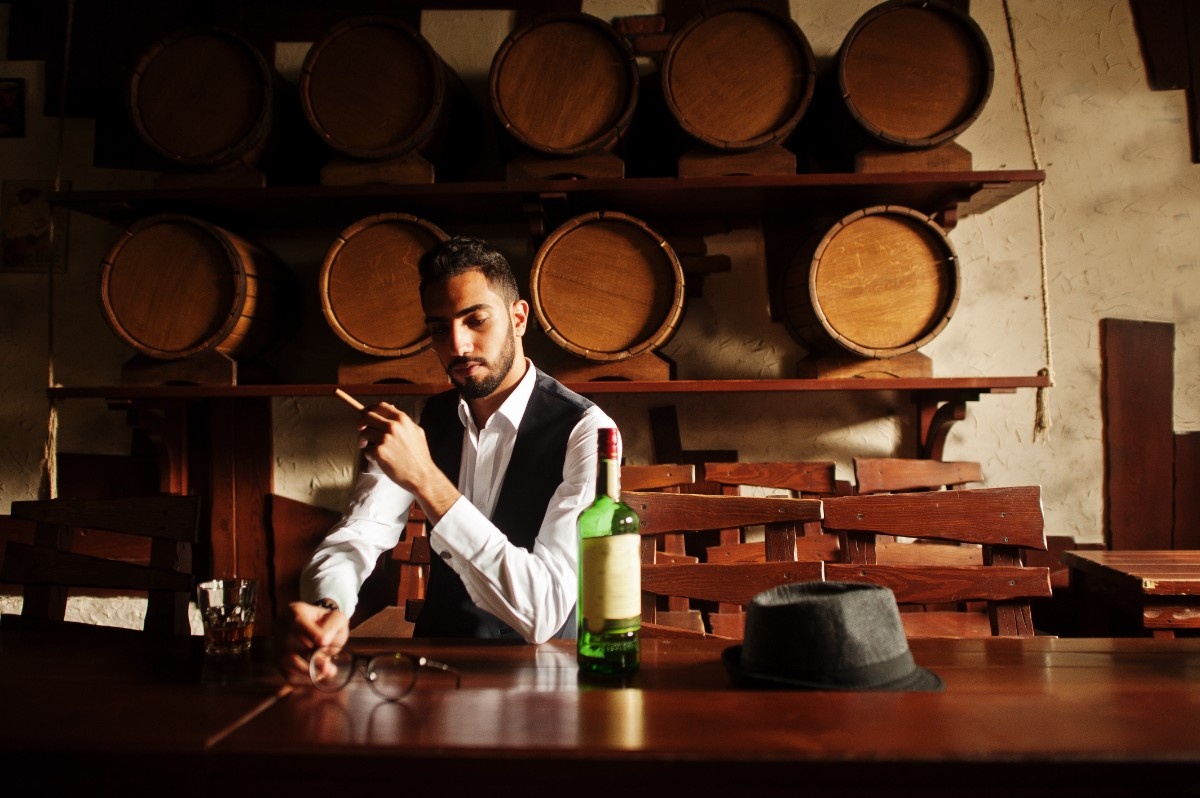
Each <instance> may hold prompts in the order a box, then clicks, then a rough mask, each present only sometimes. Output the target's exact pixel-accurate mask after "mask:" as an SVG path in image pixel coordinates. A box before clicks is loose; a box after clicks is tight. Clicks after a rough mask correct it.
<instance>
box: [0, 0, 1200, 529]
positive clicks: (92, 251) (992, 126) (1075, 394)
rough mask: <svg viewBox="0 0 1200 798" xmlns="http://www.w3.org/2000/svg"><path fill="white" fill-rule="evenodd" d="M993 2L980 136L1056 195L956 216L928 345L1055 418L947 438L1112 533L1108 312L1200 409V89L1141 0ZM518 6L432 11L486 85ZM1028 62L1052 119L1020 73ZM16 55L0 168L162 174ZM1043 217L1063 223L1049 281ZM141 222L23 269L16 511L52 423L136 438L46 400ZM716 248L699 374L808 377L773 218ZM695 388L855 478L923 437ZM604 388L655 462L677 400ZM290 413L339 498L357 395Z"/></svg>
mask: <svg viewBox="0 0 1200 798" xmlns="http://www.w3.org/2000/svg"><path fill="white" fill-rule="evenodd" d="M873 5H874V3H873V2H871V0H805V2H793V3H792V4H791V13H792V16H793V18H794V19H795V20H796V22H797V23H798V25H799V26H800V27H801V29H802V30H803V31H804V33H805V35H806V36H807V37H808V39H809V41H810V42H811V44H812V46H813V49H814V52H815V53H816V55H817V57H818V59H819V60H821V59H829V58H831V57H832V55H833V54H834V52H835V51H836V49H837V47H838V45H839V44H840V42H841V40H842V38H843V37H844V35H845V34H846V32H847V31H848V30H849V29H850V28H851V27H852V26H853V24H854V22H855V21H856V20H857V19H858V18H859V17H860V16H861V15H862V14H864V13H866V12H867V11H868V10H869V9H870V8H872V7H873ZM584 8H585V10H587V11H589V12H591V13H594V14H596V15H597V16H600V17H602V18H605V19H611V18H612V17H614V16H624V15H629V14H644V13H655V12H656V11H657V10H658V5H657V3H653V2H632V1H625V0H605V1H604V2H599V1H598V0H593V1H590V2H585V3H584ZM8 9H9V5H8V4H0V25H3V27H4V29H5V30H3V31H0V33H6V29H7V14H8ZM1006 11H1011V16H1012V29H1013V33H1014V41H1015V57H1014V50H1013V47H1012V46H1011V44H1010V39H1009V31H1008V25H1007V21H1006ZM971 13H972V16H973V17H974V18H975V19H976V20H977V21H978V23H979V24H980V26H981V27H982V29H983V31H984V33H985V34H986V36H987V38H988V41H989V43H990V45H991V47H992V51H993V56H994V61H995V67H996V80H995V85H994V88H993V92H992V95H991V98H990V100H989V102H988V104H987V106H986V108H985V109H984V111H983V113H982V115H981V116H980V118H979V119H978V120H977V121H976V122H975V124H973V125H972V126H971V127H970V128H969V129H968V130H967V131H966V132H965V133H963V134H962V135H961V136H960V137H959V139H958V142H959V143H960V144H962V145H963V146H964V147H965V148H966V149H968V150H969V151H970V152H971V153H972V155H973V159H974V167H975V168H976V169H978V170H991V169H1028V168H1034V167H1035V166H1040V167H1041V168H1044V169H1045V170H1046V172H1047V179H1046V181H1045V183H1044V185H1043V186H1042V189H1041V191H1040V193H1039V192H1038V191H1035V190H1028V191H1026V192H1024V193H1022V194H1020V195H1019V196H1017V197H1016V198H1014V199H1012V200H1009V201H1008V202H1005V203H1004V204H1002V205H1000V206H999V207H997V208H995V209H993V210H992V211H990V212H988V213H986V214H981V215H976V216H972V217H969V218H966V219H962V220H960V222H959V224H958V225H957V227H956V228H955V229H954V230H953V231H952V232H951V233H950V238H951V240H952V242H953V243H954V246H955V248H956V250H957V252H958V255H959V257H960V259H961V275H962V280H963V285H962V290H961V295H960V300H959V305H958V307H957V309H956V311H955V313H954V316H953V318H952V319H951V321H950V323H949V324H948V325H947V327H946V328H945V329H944V330H943V331H942V333H941V334H940V335H939V336H938V337H937V338H936V339H934V340H933V341H932V342H931V343H930V344H929V345H927V346H926V347H924V349H923V351H924V353H925V354H927V355H929V356H930V357H931V358H932V360H933V364H934V374H935V375H936V376H975V375H979V376H1006V375H1029V374H1034V373H1036V372H1037V371H1038V370H1039V369H1041V368H1046V367H1048V368H1051V370H1052V376H1053V379H1054V388H1053V389H1051V390H1050V391H1049V392H1048V394H1047V399H1048V405H1049V410H1050V414H1051V421H1052V426H1051V428H1050V430H1049V433H1048V435H1047V436H1045V437H1044V438H1043V439H1041V440H1035V439H1034V434H1033V429H1034V412H1035V392H1034V391H1032V390H1020V391H1017V392H1016V393H1013V394H995V395H988V396H985V397H983V398H982V399H981V400H980V401H978V402H975V403H972V404H971V405H970V407H969V410H968V417H967V419H966V420H965V421H962V422H960V423H958V424H957V425H955V426H954V428H953V431H952V433H951V435H950V438H949V440H948V442H947V446H946V458H947V459H963V460H978V461H981V462H982V464H983V468H984V473H985V475H986V484H988V485H996V486H998V485H1016V484H1030V483H1036V484H1041V485H1042V486H1043V488H1044V504H1045V510H1046V518H1047V525H1048V528H1049V529H1050V530H1051V531H1052V532H1053V533H1055V534H1066V535H1073V536H1074V537H1076V538H1077V539H1078V540H1079V541H1081V542H1098V541H1100V540H1101V539H1102V523H1103V518H1102V509H1103V508H1102V490H1103V488H1102V485H1103V483H1102V479H1103V472H1102V469H1103V452H1102V441H1101V417H1100V394H1099V375H1100V359H1099V322H1100V320H1101V319H1102V318H1106V317H1120V318H1129V319H1139V320H1149V321H1160V322H1170V323H1173V324H1174V325H1175V335H1176V341H1175V366H1176V368H1175V402H1174V418H1175V428H1176V431H1177V432H1184V431H1195V430H1198V429H1200V318H1198V316H1200V314H1198V312H1197V311H1198V309H1200V261H1198V260H1197V257H1198V256H1197V253H1198V252H1200V224H1198V221H1200V220H1198V219H1197V218H1196V217H1197V216H1198V215H1200V166H1197V165H1195V164H1192V163H1191V162H1190V160H1189V150H1188V129H1187V121H1186V107H1185V98H1184V95H1183V93H1182V92H1177V91H1158V92H1156V91H1151V90H1150V89H1149V87H1148V84H1147V78H1146V73H1145V68H1144V64H1143V61H1142V57H1141V53H1140V51H1139V46H1138V40H1137V36H1136V32H1135V30H1134V26H1133V22H1132V18H1131V13H1130V9H1129V6H1128V4H1127V3H1125V2H1121V1H1120V0H1109V1H1108V2H1088V3H1077V2H1065V1H1064V0H1059V1H1058V2H1043V1H1042V0H1010V2H1001V0H975V2H973V3H972V4H971ZM512 23H513V15H512V14H511V13H510V12H506V11H427V12H425V13H424V14H423V17H422V32H423V33H424V35H425V36H426V37H427V38H428V39H429V41H430V42H431V44H432V45H433V46H434V48H435V49H436V50H437V51H438V52H439V54H441V55H442V57H443V58H444V59H445V60H446V61H447V62H448V63H449V64H450V66H452V67H453V68H454V69H455V70H456V71H457V72H458V73H459V74H460V75H462V76H463V77H464V78H465V79H466V80H468V82H473V83H474V84H476V85H478V84H479V83H480V82H481V81H482V84H483V85H485V86H486V75H487V71H488V68H489V66H490V62H491V57H492V54H493V53H494V52H495V51H496V49H497V47H498V46H499V45H500V43H501V42H502V41H503V39H504V37H505V35H507V33H508V31H509V30H510V29H511V26H512ZM4 39H5V37H4V36H0V46H2V42H3V41H4ZM306 48H307V43H304V42H298V43H291V44H289V45H285V46H281V47H280V50H279V55H278V59H279V62H278V64H277V65H278V67H279V69H280V70H281V72H283V74H284V75H285V76H287V75H291V76H293V77H294V75H295V74H296V70H297V69H298V66H299V64H300V62H301V60H302V59H303V54H304V52H305V49H306ZM1018 65H1019V69H1020V76H1021V82H1022V85H1023V87H1024V95H1025V96H1024V101H1025V102H1026V103H1027V104H1028V112H1029V119H1030V124H1031V128H1032V129H1031V131H1027V129H1026V124H1025V118H1024V116H1023V114H1022V101H1021V97H1020V95H1019V93H1018V86H1017V81H1016V79H1015V75H1016V69H1017V66H1018ZM0 76H6V77H23V78H25V80H26V81H27V90H28V101H27V104H28V121H27V125H28V129H27V133H26V135H25V137H24V138H19V139H0V178H2V179H4V180H21V179H42V180H54V179H59V180H62V181H64V183H65V182H69V183H70V185H71V187H72V188H74V189H81V190H82V189H110V188H145V187H149V186H150V185H151V181H152V178H153V175H152V174H149V173H143V172H136V171H129V170H106V169H99V168H96V167H94V166H93V165H92V157H91V153H92V138H93V130H92V124H91V122H90V121H87V120H79V119H67V120H65V121H64V122H63V124H62V125H61V127H60V124H59V121H58V119H56V118H53V117H51V118H48V117H46V116H43V114H42V112H41V111H42V97H43V96H44V79H45V70H44V66H43V64H41V63H38V62H28V61H13V60H7V54H6V53H0ZM482 99H484V100H486V97H484V98H482ZM1029 133H1031V134H1032V138H1030V135H1029ZM1033 148H1036V152H1037V158H1038V160H1037V161H1036V162H1035V160H1034V155H1033V152H1034V149H1033ZM1039 215H1040V216H1041V218H1043V219H1044V224H1045V238H1046V248H1045V285H1046V288H1047V291H1046V293H1045V294H1043V287H1042V286H1043V269H1042V260H1041V259H1042V252H1041V251H1040V248H1039ZM118 232H119V231H117V230H116V229H115V228H113V227H112V226H111V225H109V224H108V223H106V222H103V221H100V220H96V219H93V218H91V217H88V216H85V215H82V214H73V215H71V217H70V219H69V225H68V227H67V229H65V230H62V229H58V230H56V234H58V235H67V236H68V269H67V271H66V272H65V273H63V274H57V275H54V277H53V280H51V279H50V278H49V277H48V276H47V275H45V274H5V273H0V370H2V373H3V374H4V375H5V377H4V379H3V380H0V512H5V511H7V509H8V505H9V504H10V503H11V502H12V501H14V500H19V499H28V498H36V497H37V495H38V492H39V487H40V485H41V484H42V483H43V481H44V479H45V473H46V464H45V458H44V451H45V446H46V442H47V439H48V437H49V436H51V435H54V436H57V445H58V447H59V450H61V451H90V452H123V451H126V450H127V449H128V446H129V439H128V430H127V429H126V428H125V426H124V418H123V417H122V416H121V414H119V413H114V412H113V411H111V410H109V409H108V408H107V407H106V406H105V405H104V403H103V402H100V401H91V400H71V401H69V402H62V403H59V405H58V406H57V407H51V406H49V405H48V403H47V400H46V398H45V387H46V385H47V384H48V381H50V380H53V381H57V382H59V383H62V384H70V385H102V384H112V383H115V382H116V381H117V379H118V375H119V369H120V365H121V363H122V362H124V360H126V359H127V358H128V357H130V355H131V354H132V352H131V351H130V350H129V349H128V348H127V347H125V345H124V344H122V343H121V342H119V341H118V340H117V339H116V337H115V336H114V335H113V334H112V333H111V331H109V329H108V328H107V326H106V325H105V323H104V321H103V318H102V316H101V314H100V309H99V302H98V299H97V296H98V294H97V289H96V284H97V283H96V280H97V269H98V264H99V262H100V259H101V258H102V257H103V255H104V253H105V252H106V251H107V249H108V247H109V246H111V244H112V243H113V241H114V240H115V238H116V236H117V234H118ZM451 232H459V231H451ZM464 232H467V231H464ZM470 232H483V233H486V234H489V235H492V236H493V237H495V238H496V239H497V243H500V244H501V245H502V248H504V249H505V251H506V252H507V253H509V255H510V257H511V258H512V259H513V261H514V263H515V264H516V265H517V266H518V269H521V268H524V269H528V267H529V264H530V261H531V259H532V255H533V252H532V250H531V245H530V243H529V242H527V241H524V240H521V239H517V238H513V237H512V236H511V234H510V233H509V232H506V231H502V230H498V229H497V230H490V231H488V230H484V231H470ZM271 243H272V245H273V246H276V247H278V248H280V249H288V248H291V249H298V250H303V252H304V253H306V254H301V256H300V257H298V258H297V257H292V258H290V260H292V261H294V262H296V263H297V266H296V268H297V272H298V276H300V277H301V278H302V279H306V278H307V277H311V276H314V275H315V273H316V272H315V270H316V268H318V267H319V263H320V257H321V255H320V249H319V247H320V242H319V241H317V240H316V239H312V240H306V239H305V238H304V237H303V236H300V237H296V238H291V239H286V240H285V239H284V237H283V236H278V237H276V238H275V239H273V240H272V242H271ZM708 246H709V249H710V251H712V252H720V253H725V254H728V255H729V257H730V259H731V262H732V270H731V271H730V272H728V273H726V274H717V275H714V276H711V277H709V278H708V279H707V280H706V282H705V290H704V297H703V298H699V299H696V300H690V301H689V304H688V307H687V310H686V314H685V316H684V321H683V324H682V326H681V329H680V330H679V332H678V334H677V335H676V336H675V337H674V338H673V339H672V341H671V342H670V343H669V344H668V345H667V346H666V347H664V349H663V352H664V354H666V355H667V356H669V357H671V358H672V359H673V360H675V361H676V363H677V366H678V376H679V377H680V378H685V379H686V378H717V377H727V378H732V377H783V376H790V375H791V374H792V373H793V368H794V364H795V362H796V361H797V360H798V359H799V358H800V357H802V356H803V354H804V352H803V349H802V348H801V347H800V346H799V345H798V344H796V343H795V342H794V341H792V340H791V338H790V337H789V336H788V335H787V333H786V332H785V331H784V329H783V328H782V327H781V326H779V325H776V324H773V323H771V322H770V321H769V319H768V314H767V302H768V289H767V283H766V279H765V269H764V265H763V261H764V258H763V241H762V235H761V231H760V230H757V229H746V230H735V231H732V232H730V233H728V234H723V235H717V236H712V237H710V238H709V240H708ZM1044 312H1045V313H1046V314H1047V317H1048V321H1049V325H1048V335H1047V334H1046V331H1045V330H1044V328H1043V313H1044ZM1047 345H1048V346H1047ZM314 369H315V365H314ZM314 381H325V380H322V379H321V378H318V379H315V380H314ZM673 401H675V403H676V405H677V408H678V416H679V420H680V425H681V429H680V431H681V435H682V440H683V445H684V446H685V448H688V449H736V450H737V451H738V453H739V455H740V457H741V458H742V459H745V460H755V459H760V460H766V459H833V460H835V461H836V462H837V464H838V472H839V473H838V476H839V478H842V479H849V478H851V476H852V470H851V458H852V457H854V456H889V455H900V456H905V455H910V454H912V453H913V449H912V446H913V443H912V441H913V439H914V433H913V429H912V419H911V418H910V416H911V412H910V405H909V402H908V400H907V399H906V398H905V397H904V396H900V395H892V394H889V393H886V392H885V393H880V394H865V393H864V394H861V395H859V394H812V395H787V394H754V395H749V396H733V395H730V396H721V395H700V396H680V397H677V398H673ZM600 402H601V404H602V405H604V407H605V408H606V409H607V410H608V411H609V413H610V414H611V415H612V416H613V417H614V418H615V419H616V420H617V422H618V423H619V424H620V425H621V427H622V429H623V431H624V434H625V441H626V451H627V456H628V460H629V462H631V463H644V462H650V461H651V459H652V454H651V449H650V434H649V429H648V412H649V410H650V409H651V408H653V407H655V406H658V405H660V404H663V403H664V400H663V397H637V396H619V397H618V396H613V397H608V396H606V397H602V398H601V399H600ZM400 404H401V406H406V403H405V402H401V403H400ZM413 404H414V403H413V402H411V401H410V402H407V406H409V407H412V406H413ZM273 412H274V425H275V428H274V439H275V454H276V461H275V490H276V492H277V493H280V494H282V495H285V496H288V497H291V498H295V499H299V500H302V501H308V502H312V503H314V504H319V505H322V506H325V507H329V508H331V509H339V508H340V507H341V504H342V501H343V500H344V498H345V495H346V491H347V490H348V488H349V485H350V481H351V478H352V469H353V464H354V457H355V452H354V448H353V440H352V439H353V428H352V419H351V418H350V417H348V416H347V414H346V411H345V408H344V407H343V406H341V405H340V403H337V402H336V401H334V400H327V399H297V398H281V399H277V400H275V401H274V406H273Z"/></svg>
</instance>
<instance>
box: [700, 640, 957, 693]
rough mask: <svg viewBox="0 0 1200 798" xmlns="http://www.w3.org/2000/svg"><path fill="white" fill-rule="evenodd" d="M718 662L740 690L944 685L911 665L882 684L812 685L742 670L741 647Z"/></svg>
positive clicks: (896, 688)
mask: <svg viewBox="0 0 1200 798" xmlns="http://www.w3.org/2000/svg"><path fill="white" fill-rule="evenodd" d="M721 662H722V663H724V665H725V670H727V671H728V672H729V675H730V676H732V677H733V678H734V681H736V682H737V683H738V684H740V685H742V686H743V687H761V688H767V689H771V688H774V689H793V690H796V689H799V690H836V691H839V692H873V691H880V692H884V691H914V692H939V691H941V690H944V689H945V687H946V685H945V683H944V682H943V681H942V677H940V676H938V675H937V674H936V673H934V672H933V671H930V670H927V669H925V668H922V667H921V666H920V665H914V666H913V670H912V671H911V672H910V673H908V674H906V675H905V676H903V677H901V678H899V679H894V680H892V681H890V682H884V683H881V684H866V685H844V684H830V683H829V682H811V681H806V680H803V679H789V678H787V677H786V676H778V675H776V674H770V673H756V672H753V671H748V670H745V669H744V668H742V647H741V646H730V647H729V648H727V649H725V650H724V651H722V652H721Z"/></svg>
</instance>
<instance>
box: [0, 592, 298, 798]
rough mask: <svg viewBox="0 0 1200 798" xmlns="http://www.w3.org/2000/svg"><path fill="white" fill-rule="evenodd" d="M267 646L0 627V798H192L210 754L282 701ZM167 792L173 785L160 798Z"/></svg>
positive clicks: (83, 629) (102, 630) (16, 622)
mask: <svg viewBox="0 0 1200 798" xmlns="http://www.w3.org/2000/svg"><path fill="white" fill-rule="evenodd" d="M265 643H266V641H265V640H260V641H257V643H256V645H258V646H259V647H260V650H259V651H256V652H253V654H254V656H248V657H244V658H241V657H239V658H234V659H232V660H230V661H228V662H217V661H212V660H207V659H205V657H204V646H203V640H202V639H201V638H199V637H191V638H189V637H159V636H156V635H151V634H146V633H144V632H139V631H132V630H128V629H114V628H108V627H90V626H85V625H82V624H71V625H70V628H69V631H64V630H62V629H59V630H55V631H47V630H45V629H40V630H39V629H37V628H31V627H30V625H29V624H28V622H27V621H25V619H22V618H19V617H16V618H14V617H13V616H7V615H6V616H4V618H3V620H2V621H0V795H4V796H6V798H9V797H12V798H15V796H21V795H64V794H65V795H70V794H73V793H77V794H79V795H97V794H99V795H110V794H121V795H129V794H135V795H153V794H162V795H168V794H170V795H201V794H203V793H205V792H206V789H207V787H206V784H207V783H206V782H205V781H204V780H203V778H202V777H203V776H204V770H205V766H206V759H205V758H206V755H207V751H208V749H209V748H210V747H211V745H212V744H213V743H214V742H215V741H216V740H217V739H219V738H220V737H221V736H222V735H224V734H226V733H228V732H229V730H231V729H232V728H234V727H236V726H237V725H238V724H239V723H242V722H243V721H244V720H245V719H246V718H251V717H253V716H254V714H255V713H256V712H258V711H260V710H261V709H262V708H263V707H264V706H267V705H269V704H270V703H272V702H274V701H276V700H279V698H280V697H281V695H282V694H283V693H282V691H281V690H280V686H281V685H280V684H279V679H278V677H277V676H276V674H275V671H274V667H273V666H272V665H271V663H270V657H269V651H268V650H267V646H266V645H265ZM164 785H171V786H170V788H169V789H167V788H165V787H164Z"/></svg>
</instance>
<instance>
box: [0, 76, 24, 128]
mask: <svg viewBox="0 0 1200 798" xmlns="http://www.w3.org/2000/svg"><path fill="white" fill-rule="evenodd" d="M24 135H25V78H0V138H4V139H13V138H22V137H24Z"/></svg>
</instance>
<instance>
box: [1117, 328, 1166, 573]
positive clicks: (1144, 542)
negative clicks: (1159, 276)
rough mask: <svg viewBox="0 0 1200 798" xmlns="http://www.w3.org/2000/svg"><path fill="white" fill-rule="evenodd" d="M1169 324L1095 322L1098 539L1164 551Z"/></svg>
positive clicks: (1136, 547)
mask: <svg viewBox="0 0 1200 798" xmlns="http://www.w3.org/2000/svg"><path fill="white" fill-rule="evenodd" d="M1174 342H1175V325H1173V324H1166V323H1161V322H1146V321H1130V320H1127V319H1102V320H1101V321H1100V365H1101V374H1100V391H1101V402H1102V409H1103V416H1104V452H1105V463H1104V490H1105V519H1104V527H1105V528H1104V539H1105V542H1106V543H1107V544H1108V547H1109V548H1110V549H1169V548H1171V541H1172V527H1173V516H1174V489H1173V485H1174V460H1175V436H1174V429H1173V425H1174V417H1173V411H1172V402H1173V399H1174V384H1175V382H1174V368H1175V362H1174V361H1175V357H1174V350H1175V343H1174Z"/></svg>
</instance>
